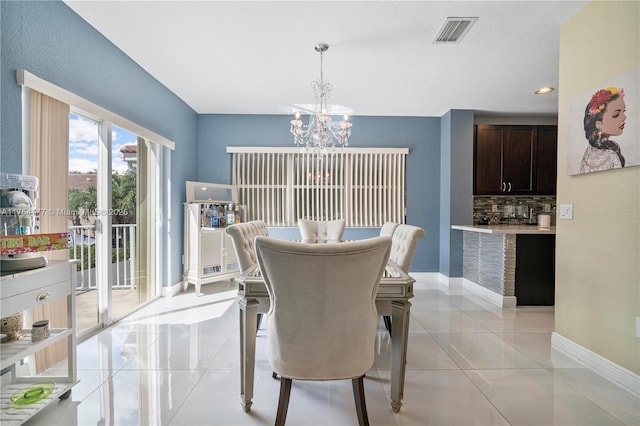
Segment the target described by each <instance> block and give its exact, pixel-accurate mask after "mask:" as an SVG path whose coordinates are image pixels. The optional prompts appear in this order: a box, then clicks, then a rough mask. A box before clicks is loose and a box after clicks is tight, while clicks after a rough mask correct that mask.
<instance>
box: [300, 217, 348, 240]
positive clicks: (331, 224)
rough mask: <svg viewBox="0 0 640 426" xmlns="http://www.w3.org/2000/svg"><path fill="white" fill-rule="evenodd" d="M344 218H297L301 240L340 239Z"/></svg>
mask: <svg viewBox="0 0 640 426" xmlns="http://www.w3.org/2000/svg"><path fill="white" fill-rule="evenodd" d="M345 224H346V222H345V220H344V219H338V220H309V219H298V227H299V228H300V235H301V236H302V241H309V242H314V241H340V240H341V239H342V234H343V233H344V227H345Z"/></svg>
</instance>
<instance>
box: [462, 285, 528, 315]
mask: <svg viewBox="0 0 640 426" xmlns="http://www.w3.org/2000/svg"><path fill="white" fill-rule="evenodd" d="M462 287H463V288H464V289H466V290H469V291H470V292H472V293H475V294H477V295H478V296H480V297H482V298H484V299H486V300H488V301H489V302H491V303H493V304H495V305H498V306H500V307H502V308H507V309H511V308H515V307H516V297H515V296H503V295H501V294H498V293H495V292H493V291H491V290H489V289H487V288H485V287H482V286H481V285H478V284H476V283H474V282H473V281H470V280H468V279H466V278H463V279H462Z"/></svg>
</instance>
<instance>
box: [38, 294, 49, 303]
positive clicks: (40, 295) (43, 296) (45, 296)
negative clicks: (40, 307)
mask: <svg viewBox="0 0 640 426" xmlns="http://www.w3.org/2000/svg"><path fill="white" fill-rule="evenodd" d="M49 296H51V293H49V292H46V293H40V294H39V295H38V297H36V300H37V301H38V302H40V301H42V300H44V299H48V298H49Z"/></svg>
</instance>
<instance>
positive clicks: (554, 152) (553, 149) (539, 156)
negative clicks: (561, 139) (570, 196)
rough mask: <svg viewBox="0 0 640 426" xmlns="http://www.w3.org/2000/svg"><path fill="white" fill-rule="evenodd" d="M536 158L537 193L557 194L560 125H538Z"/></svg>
mask: <svg viewBox="0 0 640 426" xmlns="http://www.w3.org/2000/svg"><path fill="white" fill-rule="evenodd" d="M535 159H536V162H535V171H536V173H535V193H536V194H539V195H556V180H557V174H558V173H557V170H558V126H538V137H537V143H536V156H535Z"/></svg>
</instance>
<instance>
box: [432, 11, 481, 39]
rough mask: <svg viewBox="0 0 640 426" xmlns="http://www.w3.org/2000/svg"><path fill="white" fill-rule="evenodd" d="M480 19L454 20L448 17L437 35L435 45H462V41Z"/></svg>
mask: <svg viewBox="0 0 640 426" xmlns="http://www.w3.org/2000/svg"><path fill="white" fill-rule="evenodd" d="M477 20H478V18H453V17H448V18H447V19H446V20H445V21H444V24H443V25H442V28H440V31H439V32H438V35H436V38H435V40H433V42H434V43H460V40H462V38H463V37H464V36H465V35H466V34H467V33H468V32H469V30H470V29H471V27H472V26H473V24H474V23H475V22H476V21H477Z"/></svg>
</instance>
